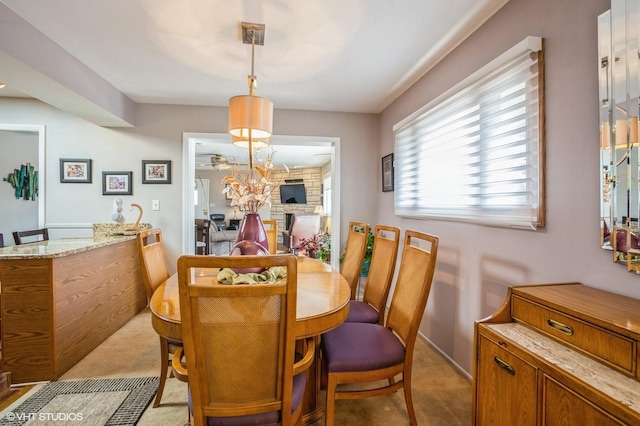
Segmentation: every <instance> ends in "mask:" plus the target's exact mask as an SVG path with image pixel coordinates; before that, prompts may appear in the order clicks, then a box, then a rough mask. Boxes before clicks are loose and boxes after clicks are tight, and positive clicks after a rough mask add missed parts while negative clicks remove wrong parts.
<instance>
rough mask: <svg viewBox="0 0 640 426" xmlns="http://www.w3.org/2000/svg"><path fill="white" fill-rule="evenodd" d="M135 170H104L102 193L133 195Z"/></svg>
mask: <svg viewBox="0 0 640 426" xmlns="http://www.w3.org/2000/svg"><path fill="white" fill-rule="evenodd" d="M132 175H133V172H102V195H132V194H133V188H132V180H131V178H132Z"/></svg>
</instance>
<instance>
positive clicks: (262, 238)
mask: <svg viewBox="0 0 640 426" xmlns="http://www.w3.org/2000/svg"><path fill="white" fill-rule="evenodd" d="M241 241H253V242H255V243H258V244H259V245H260V246H261V247H262V248H263V249H265V250H266V251H267V253H268V252H269V249H268V247H269V239H268V238H267V231H266V230H265V229H264V224H263V223H262V219H260V215H259V214H258V213H247V214H246V215H244V219H242V222H240V229H238V237H237V238H236V243H239V242H241Z"/></svg>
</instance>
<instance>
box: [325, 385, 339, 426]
mask: <svg viewBox="0 0 640 426" xmlns="http://www.w3.org/2000/svg"><path fill="white" fill-rule="evenodd" d="M337 387H338V383H337V380H336V378H335V376H334V375H332V374H328V375H327V394H326V400H325V408H324V418H325V423H324V424H325V426H333V423H334V421H335V411H336V388H337Z"/></svg>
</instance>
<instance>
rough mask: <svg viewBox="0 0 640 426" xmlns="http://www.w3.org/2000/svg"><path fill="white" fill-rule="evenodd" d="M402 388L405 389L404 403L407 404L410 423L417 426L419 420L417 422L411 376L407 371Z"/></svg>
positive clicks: (403, 376) (403, 375)
mask: <svg viewBox="0 0 640 426" xmlns="http://www.w3.org/2000/svg"><path fill="white" fill-rule="evenodd" d="M402 386H403V388H404V402H405V403H406V404H407V413H408V414H409V422H410V424H411V425H412V426H417V425H418V420H416V413H415V411H414V409H413V397H412V396H411V374H409V375H407V373H406V371H405V372H404V373H403V374H402Z"/></svg>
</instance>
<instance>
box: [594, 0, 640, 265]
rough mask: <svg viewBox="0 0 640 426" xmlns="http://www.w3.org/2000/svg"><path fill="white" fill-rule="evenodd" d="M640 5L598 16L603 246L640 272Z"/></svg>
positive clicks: (621, 4) (627, 2) (626, 4)
mask: <svg viewBox="0 0 640 426" xmlns="http://www.w3.org/2000/svg"><path fill="white" fill-rule="evenodd" d="M639 42H640V2H638V1H637V0H611V9H610V10H609V11H607V12H605V13H603V14H602V15H600V16H599V17H598V43H599V45H598V58H599V77H598V78H599V100H600V170H601V174H600V216H601V218H600V229H601V233H600V235H601V244H602V247H603V248H604V249H607V250H611V252H612V253H613V261H614V262H617V263H621V264H623V265H626V267H627V269H628V270H629V271H635V272H636V273H640V249H639V245H638V218H639V217H640V214H639V212H640V207H639V204H638V202H639V197H638V191H639V186H638V178H639V176H640V173H639V172H640V163H639V162H638V160H639V158H638V141H639V135H638V127H639V126H638V117H639V116H640V109H639V103H638V102H639V95H640V59H639V56H640V45H639Z"/></svg>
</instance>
